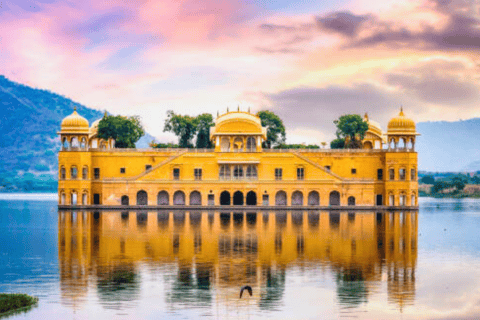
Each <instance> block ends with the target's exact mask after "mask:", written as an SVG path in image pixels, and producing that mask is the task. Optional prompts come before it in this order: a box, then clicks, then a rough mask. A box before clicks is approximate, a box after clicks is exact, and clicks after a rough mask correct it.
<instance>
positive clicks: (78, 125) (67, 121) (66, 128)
mask: <svg viewBox="0 0 480 320" xmlns="http://www.w3.org/2000/svg"><path fill="white" fill-rule="evenodd" d="M61 128H62V131H63V132H88V131H89V126H88V120H87V119H85V118H84V117H82V116H81V115H79V114H78V113H77V108H75V109H74V111H73V113H72V114H71V115H69V116H67V117H65V118H64V119H63V120H62V125H61Z"/></svg>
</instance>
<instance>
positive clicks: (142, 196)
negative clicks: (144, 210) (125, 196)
mask: <svg viewBox="0 0 480 320" xmlns="http://www.w3.org/2000/svg"><path fill="white" fill-rule="evenodd" d="M137 205H138V206H146V205H148V195H147V193H146V192H145V191H144V190H140V191H138V192H137Z"/></svg>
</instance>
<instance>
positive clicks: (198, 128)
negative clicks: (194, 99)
mask: <svg viewBox="0 0 480 320" xmlns="http://www.w3.org/2000/svg"><path fill="white" fill-rule="evenodd" d="M257 116H258V117H259V118H260V121H261V124H262V126H263V127H265V128H266V129H267V139H266V140H265V141H264V142H263V148H267V149H320V148H321V147H320V145H316V144H309V145H305V144H286V143H285V141H286V138H287V135H286V130H285V125H284V124H283V121H282V119H281V118H280V117H279V116H278V115H276V114H275V113H273V112H272V111H268V110H262V111H259V112H258V113H257ZM334 123H335V125H336V127H337V131H336V135H337V138H336V139H334V140H333V141H331V142H330V148H332V149H343V148H345V149H360V148H362V142H361V140H363V138H364V136H365V132H366V131H367V130H368V123H366V122H365V121H363V119H362V117H361V116H359V115H357V114H347V115H343V116H341V117H340V118H339V119H338V120H335V121H334ZM214 125H215V123H214V121H213V116H212V115H211V114H210V113H202V114H200V115H198V116H190V115H180V114H177V113H175V112H174V111H172V110H169V111H167V119H166V120H165V123H164V127H163V131H164V132H172V133H173V134H174V135H176V136H177V138H178V143H172V142H169V143H158V142H155V141H152V142H151V143H150V146H151V147H153V148H194V147H195V148H212V141H210V128H211V127H213V126H214ZM144 134H145V129H144V128H143V126H142V124H141V123H140V118H139V117H138V116H131V117H125V116H113V115H107V114H105V116H104V117H103V118H102V119H101V121H100V122H99V124H98V137H99V138H102V139H105V140H108V139H110V138H113V139H114V140H115V147H116V148H135V142H137V141H138V140H139V139H140V138H141V137H142V136H143V135H144ZM194 141H195V142H194ZM326 145H327V143H326V142H322V143H321V146H322V147H323V148H325V147H326Z"/></svg>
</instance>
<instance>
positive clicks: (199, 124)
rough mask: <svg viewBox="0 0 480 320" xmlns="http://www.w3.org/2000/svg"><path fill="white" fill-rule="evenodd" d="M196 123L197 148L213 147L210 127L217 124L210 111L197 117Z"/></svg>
mask: <svg viewBox="0 0 480 320" xmlns="http://www.w3.org/2000/svg"><path fill="white" fill-rule="evenodd" d="M194 123H195V128H196V131H197V141H196V142H195V146H196V147H197V148H211V147H212V142H211V141H210V127H213V126H214V125H215V124H214V123H213V117H212V115H211V114H210V113H202V114H201V115H198V116H197V117H196V118H195V120H194Z"/></svg>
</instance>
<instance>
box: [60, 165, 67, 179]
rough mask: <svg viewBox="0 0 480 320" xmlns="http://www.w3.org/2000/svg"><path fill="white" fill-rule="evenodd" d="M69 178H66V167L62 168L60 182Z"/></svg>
mask: <svg viewBox="0 0 480 320" xmlns="http://www.w3.org/2000/svg"><path fill="white" fill-rule="evenodd" d="M66 178H67V177H66V170H65V167H64V166H62V167H61V168H60V180H65V179H66Z"/></svg>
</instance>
